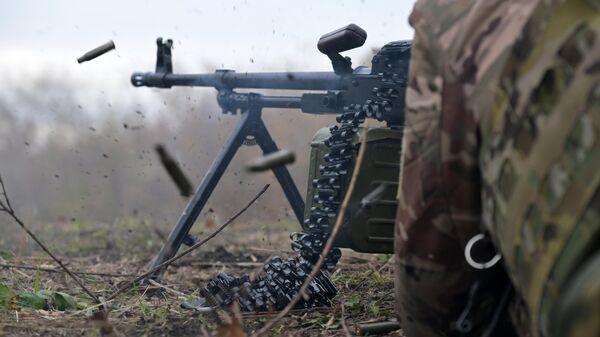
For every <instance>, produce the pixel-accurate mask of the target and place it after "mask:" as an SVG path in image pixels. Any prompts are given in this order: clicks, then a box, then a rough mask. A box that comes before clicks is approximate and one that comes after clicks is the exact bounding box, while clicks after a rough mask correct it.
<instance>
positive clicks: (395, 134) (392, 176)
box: [304, 128, 402, 253]
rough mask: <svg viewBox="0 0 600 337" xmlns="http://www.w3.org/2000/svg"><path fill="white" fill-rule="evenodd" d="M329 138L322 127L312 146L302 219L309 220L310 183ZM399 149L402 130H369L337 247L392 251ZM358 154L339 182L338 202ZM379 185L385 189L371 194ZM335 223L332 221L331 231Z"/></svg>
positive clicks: (358, 139)
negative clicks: (363, 155)
mask: <svg viewBox="0 0 600 337" xmlns="http://www.w3.org/2000/svg"><path fill="white" fill-rule="evenodd" d="M364 134H365V130H364V129H363V128H360V129H359V131H358V132H357V134H356V136H355V137H354V139H353V144H355V145H357V144H360V143H361V141H362V138H363V136H364ZM329 135H330V133H329V129H328V128H322V129H320V130H319V131H317V133H316V134H315V136H314V137H313V140H312V143H311V151H310V170H309V179H308V191H307V194H306V195H307V198H306V199H307V200H306V209H305V210H304V216H305V218H306V217H308V215H309V213H310V209H311V207H313V203H314V202H315V201H314V196H315V193H316V188H314V187H313V183H312V182H313V180H314V179H317V178H318V177H319V175H320V173H319V167H320V166H321V165H323V164H324V156H325V154H327V152H328V151H329V150H328V147H327V146H326V145H325V144H324V141H325V140H326V139H327V138H328V137H329ZM401 147H402V130H401V129H390V128H370V129H369V130H368V132H367V150H366V152H365V157H364V159H363V162H362V165H361V168H360V171H359V174H358V176H357V181H356V186H355V188H354V192H353V193H352V196H351V199H350V203H349V204H348V210H347V212H346V215H345V220H344V223H343V224H342V227H341V229H340V232H339V233H338V235H337V238H336V241H335V246H336V247H340V248H350V249H353V250H355V251H357V252H364V253H392V252H393V248H394V247H393V243H394V221H395V218H396V207H397V201H396V192H397V190H398V175H399V173H400V151H401ZM357 153H358V146H356V149H355V151H354V157H353V159H352V164H351V165H350V167H349V169H348V174H347V175H346V176H345V177H344V179H343V181H342V182H341V187H342V188H341V191H342V192H341V197H340V198H341V199H343V197H344V194H345V191H346V190H347V188H348V183H349V182H350V177H351V175H352V170H353V167H354V163H355V160H356V154H357ZM381 185H383V186H385V188H384V189H383V192H381V193H375V195H374V194H373V192H374V191H376V190H378V191H381V190H382V188H379V189H378V187H379V186H381ZM334 222H335V221H331V225H330V230H331V227H332V226H333V224H334ZM304 229H305V230H306V228H304Z"/></svg>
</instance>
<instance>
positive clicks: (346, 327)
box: [340, 303, 352, 337]
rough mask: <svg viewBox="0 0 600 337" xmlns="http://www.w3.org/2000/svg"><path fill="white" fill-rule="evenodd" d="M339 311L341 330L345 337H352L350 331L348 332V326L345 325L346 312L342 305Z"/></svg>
mask: <svg viewBox="0 0 600 337" xmlns="http://www.w3.org/2000/svg"><path fill="white" fill-rule="evenodd" d="M341 309H342V312H341V314H342V317H341V318H340V322H341V323H342V329H344V333H345V334H346V337H350V336H352V334H351V333H350V330H348V326H347V325H346V310H345V309H344V303H342V304H341Z"/></svg>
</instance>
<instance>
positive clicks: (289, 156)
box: [246, 150, 296, 172]
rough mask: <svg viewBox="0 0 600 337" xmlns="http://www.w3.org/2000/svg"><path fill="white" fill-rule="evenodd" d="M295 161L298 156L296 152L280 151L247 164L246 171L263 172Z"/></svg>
mask: <svg viewBox="0 0 600 337" xmlns="http://www.w3.org/2000/svg"><path fill="white" fill-rule="evenodd" d="M295 160H296V155H295V154H294V152H292V151H290V150H279V151H277V152H273V153H269V154H267V155H265V156H264V157H261V158H258V159H256V160H255V161H253V162H251V163H249V164H247V165H246V169H247V170H248V171H250V172H262V171H266V170H269V169H272V168H274V167H277V166H281V165H286V164H291V163H293V162H294V161H295Z"/></svg>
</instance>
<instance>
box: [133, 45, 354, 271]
mask: <svg viewBox="0 0 600 337" xmlns="http://www.w3.org/2000/svg"><path fill="white" fill-rule="evenodd" d="M157 47H158V51H157V60H156V72H154V73H146V74H140V73H136V74H133V76H132V83H133V84H134V85H135V86H154V87H161V88H170V87H171V86H172V85H190V86H213V87H215V88H216V89H217V91H218V94H217V102H218V103H219V106H220V107H221V108H222V109H223V112H224V113H228V112H229V113H233V114H235V113H236V112H237V111H238V110H239V111H240V112H241V118H240V120H239V121H238V122H237V124H236V126H235V127H234V128H233V130H232V131H231V134H230V136H229V138H228V139H227V141H226V142H225V143H224V145H223V148H222V149H221V150H220V151H219V153H218V154H217V156H216V158H215V159H214V161H213V162H212V164H211V165H210V168H209V169H208V171H207V172H206V174H205V175H204V177H203V178H202V181H201V182H200V185H198V187H197V188H196V191H195V193H194V195H193V196H192V198H191V199H190V201H189V202H188V204H187V206H186V207H185V209H184V211H183V212H182V214H181V216H180V217H179V219H178V221H177V223H176V225H175V227H174V228H173V229H172V231H171V232H170V234H169V236H168V238H167V241H166V242H165V244H164V246H163V247H162V249H161V250H160V252H159V253H158V255H157V256H156V257H155V258H154V260H153V262H152V264H151V267H150V268H152V269H153V268H155V267H157V266H158V265H160V264H161V263H163V262H164V261H166V260H168V259H169V258H171V257H173V256H174V255H175V254H176V253H177V251H178V250H179V248H180V247H181V244H185V245H188V246H191V245H193V244H194V241H195V238H194V237H192V236H191V235H190V234H189V231H190V229H191V228H192V226H193V225H194V222H195V221H196V219H197V218H198V216H199V215H200V213H201V212H202V209H203V208H204V206H205V205H206V202H207V201H208V199H209V198H210V195H211V194H212V192H213V190H214V188H215V187H216V185H217V184H218V182H219V180H220V179H221V177H222V176H223V173H224V172H225V170H226V169H227V166H228V165H229V163H230V162H231V160H232V159H233V157H234V156H235V153H236V152H237V150H238V149H239V148H240V146H242V145H243V144H245V143H246V141H251V142H252V143H256V144H258V145H259V147H260V148H261V150H262V151H263V153H264V154H268V153H272V152H276V151H278V147H277V144H276V143H275V141H274V140H273V138H272V137H271V135H270V134H269V131H268V130H267V127H266V125H265V124H264V122H263V120H262V109H263V108H285V109H302V110H303V111H304V112H308V113H319V114H320V113H324V112H330V113H335V112H337V111H338V109H337V105H338V102H337V100H338V98H337V97H336V95H335V93H334V92H328V93H327V94H303V95H302V96H297V97H294V96H265V95H261V94H257V93H237V92H235V91H233V88H234V87H235V88H241V87H247V88H275V89H298V90H303V89H304V90H319V89H320V90H328V89H341V88H342V87H343V81H342V80H341V78H340V76H338V75H335V74H334V73H329V72H304V73H262V74H248V73H245V74H237V73H235V72H234V71H232V70H217V71H216V72H215V73H214V74H206V75H177V74H173V73H172V71H173V65H172V54H171V48H172V40H167V41H166V42H163V40H162V39H161V38H159V39H157ZM272 171H273V173H274V174H275V177H276V178H277V181H278V182H279V184H280V185H281V188H282V189H283V192H284V194H285V196H286V198H287V200H288V202H289V203H290V205H291V207H292V210H293V212H294V215H295V216H296V218H297V219H298V221H299V223H300V224H302V222H303V218H304V200H303V198H302V196H301V194H300V192H299V191H298V187H297V186H296V184H295V183H294V181H293V179H292V177H291V176H290V173H289V171H288V170H287V168H286V167H285V166H279V167H274V168H273V169H272ZM163 273H164V268H163V269H159V270H157V271H156V272H155V273H154V274H152V275H151V277H152V278H155V279H157V278H160V276H161V275H162V274H163Z"/></svg>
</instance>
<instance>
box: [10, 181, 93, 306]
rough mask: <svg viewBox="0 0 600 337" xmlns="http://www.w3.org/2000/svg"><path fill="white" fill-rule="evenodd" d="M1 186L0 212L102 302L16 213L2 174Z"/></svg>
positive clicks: (80, 285)
mask: <svg viewBox="0 0 600 337" xmlns="http://www.w3.org/2000/svg"><path fill="white" fill-rule="evenodd" d="M0 188H1V189H2V192H1V195H2V198H0V212H4V213H6V214H8V215H9V216H10V217H11V218H12V219H13V220H14V221H15V222H16V223H17V224H18V225H19V226H21V228H22V229H23V230H24V231H25V232H26V233H27V235H29V237H31V238H32V239H33V241H35V243H37V244H38V246H40V248H42V250H43V251H44V252H46V254H48V256H50V257H51V258H52V260H54V261H55V262H56V263H58V265H59V266H60V267H61V268H62V269H63V270H64V271H65V272H66V273H67V274H68V275H69V276H70V277H71V278H72V279H73V280H74V281H75V283H77V284H78V285H79V287H81V289H83V291H84V292H85V293H86V294H87V295H88V296H89V297H91V298H92V299H93V300H94V301H95V302H96V303H101V301H100V299H99V298H98V297H97V296H96V295H94V294H93V293H92V292H91V291H90V290H89V289H88V288H87V287H86V286H85V285H84V284H83V282H81V280H80V279H79V278H77V276H75V274H73V273H72V272H71V271H70V270H69V268H67V266H65V265H64V263H62V261H61V260H60V259H59V258H57V257H56V256H54V254H52V252H51V251H50V250H48V248H46V246H45V245H44V244H43V243H42V242H41V241H40V240H39V239H38V238H37V236H35V234H33V232H31V231H30V230H29V228H27V226H25V223H24V222H23V221H22V220H21V218H19V216H18V215H17V214H16V213H15V210H14V209H13V207H12V205H11V204H10V199H9V198H8V194H7V193H6V187H5V186H4V181H3V180H2V176H1V175H0Z"/></svg>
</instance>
